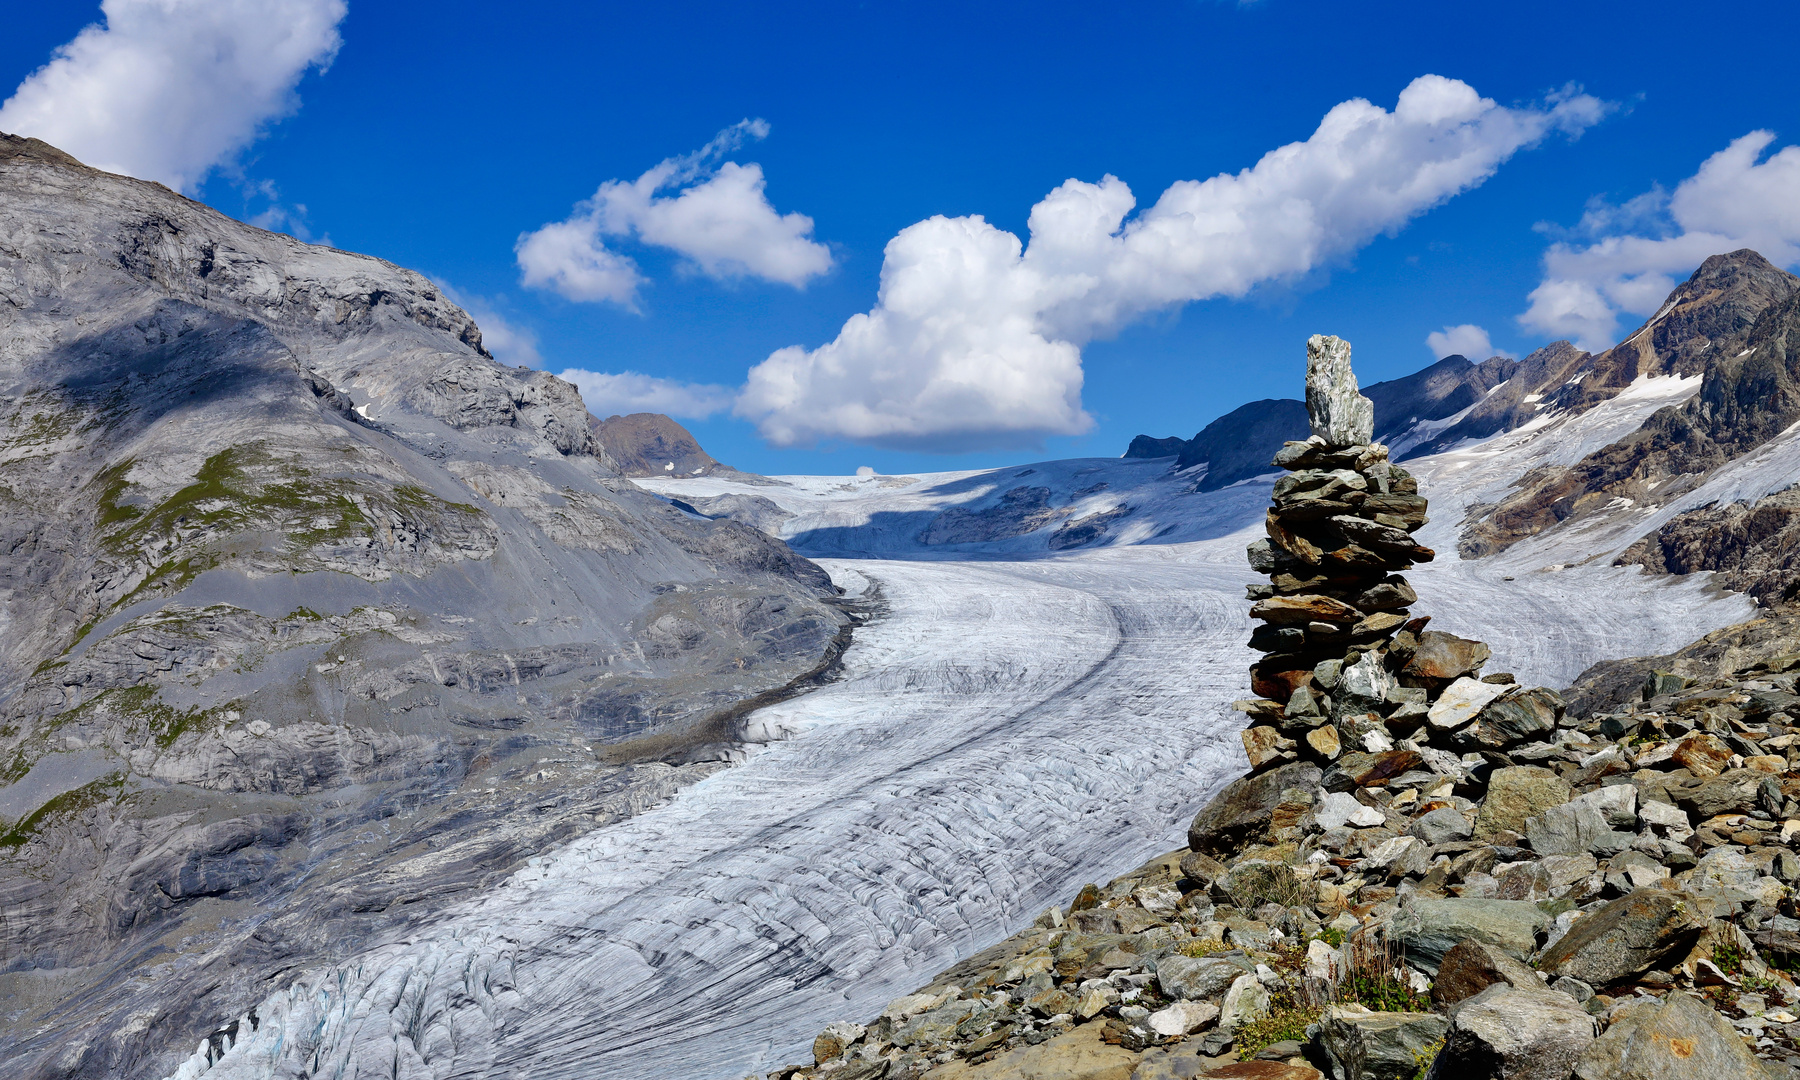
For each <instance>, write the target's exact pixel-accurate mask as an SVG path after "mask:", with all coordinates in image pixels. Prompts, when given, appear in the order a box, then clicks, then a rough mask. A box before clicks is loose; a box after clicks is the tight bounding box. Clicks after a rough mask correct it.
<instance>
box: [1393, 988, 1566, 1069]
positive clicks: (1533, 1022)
mask: <svg viewBox="0 0 1800 1080" xmlns="http://www.w3.org/2000/svg"><path fill="white" fill-rule="evenodd" d="M1450 1016H1451V1021H1450V1030H1449V1032H1448V1033H1447V1034H1446V1035H1445V1037H1444V1048H1443V1049H1442V1050H1441V1051H1439V1052H1438V1056H1437V1059H1436V1060H1435V1061H1433V1062H1432V1066H1431V1071H1430V1072H1429V1073H1427V1074H1426V1075H1427V1080H1565V1078H1567V1077H1568V1075H1569V1071H1570V1070H1571V1069H1572V1068H1573V1067H1574V1065H1575V1061H1576V1059H1577V1058H1579V1057H1580V1056H1581V1054H1582V1052H1583V1051H1585V1050H1586V1049H1587V1048H1588V1045H1589V1044H1590V1043H1592V1042H1593V1041H1594V1020H1593V1017H1591V1016H1589V1015H1588V1014H1587V1013H1586V1012H1583V1011H1582V1009H1581V1007H1580V1006H1578V1005H1577V1004H1576V1003H1575V1002H1574V1001H1573V1000H1571V999H1570V998H1569V996H1568V995H1566V994H1559V993H1557V992H1556V991H1554V990H1546V989H1544V988H1543V987H1539V986H1507V985H1495V986H1490V987H1488V988H1487V989H1486V990H1483V991H1482V992H1481V993H1479V994H1476V995H1475V996H1474V997H1472V998H1469V999H1467V1000H1466V1001H1463V1002H1462V1003H1460V1004H1458V1005H1456V1006H1455V1007H1453V1008H1452V1009H1451V1010H1450Z"/></svg>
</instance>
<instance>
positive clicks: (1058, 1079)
mask: <svg viewBox="0 0 1800 1080" xmlns="http://www.w3.org/2000/svg"><path fill="white" fill-rule="evenodd" d="M1104 1029H1105V1025H1103V1024H1082V1025H1080V1026H1078V1027H1076V1028H1074V1029H1072V1030H1070V1031H1065V1032H1063V1033H1062V1034H1061V1035H1058V1036H1056V1037H1054V1038H1051V1039H1046V1040H1044V1041H1043V1042H1041V1043H1038V1044H1037V1045H1036V1046H1019V1047H1015V1048H1014V1049H1011V1050H1008V1051H1006V1052H1005V1053H1004V1054H1001V1055H1000V1056H999V1057H996V1058H994V1059H993V1060H992V1061H984V1062H982V1063H980V1064H979V1065H971V1064H969V1063H967V1062H962V1061H952V1062H950V1063H949V1064H947V1065H941V1066H939V1067H937V1068H936V1069H934V1070H933V1071H932V1073H931V1077H932V1080H1050V1078H1052V1077H1054V1078H1055V1080H1131V1072H1132V1069H1133V1068H1134V1067H1135V1066H1136V1065H1137V1061H1138V1055H1137V1054H1136V1053H1134V1052H1132V1051H1130V1050H1127V1049H1125V1048H1124V1047H1122V1046H1110V1045H1108V1044H1107V1043H1105V1042H1103V1041H1101V1037H1100V1033H1101V1032H1102V1031H1103V1030H1104ZM883 1064H885V1062H883ZM833 1075H842V1074H833Z"/></svg>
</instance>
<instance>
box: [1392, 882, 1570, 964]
mask: <svg viewBox="0 0 1800 1080" xmlns="http://www.w3.org/2000/svg"><path fill="white" fill-rule="evenodd" d="M1549 922H1550V917H1549V916H1548V915H1546V914H1544V911H1543V909H1542V908H1540V907H1538V906H1537V905H1536V904H1533V903H1529V902H1527V901H1523V900H1485V899H1467V898H1449V899H1443V900H1433V899H1420V900H1414V901H1413V902H1412V903H1411V904H1409V905H1407V906H1406V907H1403V908H1402V909H1401V910H1400V911H1399V912H1398V913H1397V914H1396V915H1395V916H1394V918H1393V921H1392V923H1391V924H1390V927H1389V933H1390V934H1391V935H1392V937H1393V940H1394V941H1395V942H1396V943H1398V944H1399V945H1400V946H1401V948H1402V949H1404V950H1405V953H1406V957H1407V959H1408V960H1409V961H1410V962H1412V963H1413V964H1415V965H1416V966H1418V967H1419V968H1420V970H1423V971H1426V972H1436V971H1437V970H1438V965H1439V963H1440V962H1441V961H1442V960H1443V958H1444V955H1445V954H1446V953H1448V952H1449V951H1450V950H1451V949H1453V948H1455V947H1456V945H1457V944H1458V943H1460V942H1463V941H1470V940H1473V941H1478V942H1481V943H1482V944H1484V945H1492V946H1494V947H1496V948H1499V949H1503V950H1505V951H1507V952H1509V953H1512V954H1513V955H1514V956H1528V955H1530V954H1531V953H1532V952H1533V951H1535V950H1536V948H1537V935H1538V932H1539V931H1541V930H1543V929H1544V927H1545V926H1547V925H1549Z"/></svg>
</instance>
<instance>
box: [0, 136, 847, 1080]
mask: <svg viewBox="0 0 1800 1080" xmlns="http://www.w3.org/2000/svg"><path fill="white" fill-rule="evenodd" d="M709 460H710V459H709ZM659 465H660V463H659ZM0 552H3V553H4V555H3V556H0V912H4V917H3V918H0V1015H4V1017H5V1022H4V1024H0V1061H4V1062H5V1067H4V1068H3V1069H0V1072H4V1073H5V1074H6V1075H7V1076H18V1077H37V1076H44V1077H49V1076H55V1077H100V1076H106V1077H133V1076H162V1075H165V1074H167V1073H168V1072H170V1071H172V1070H173V1068H174V1066H175V1065H176V1063H177V1061H178V1059H179V1057H181V1056H185V1055H186V1054H189V1053H191V1052H192V1048H193V1047H194V1046H195V1045H196V1044H197V1043H198V1042H199V1041H200V1040H202V1039H203V1038H207V1037H209V1036H212V1035H215V1034H217V1033H219V1032H221V1031H223V1030H224V1026H225V1025H228V1024H230V1023H232V1022H234V1021H235V1019H236V1018H237V1017H239V1016H241V1015H243V1011H244V1009H245V1008H246V1007H248V1006H249V1005H250V1004H251V1003H253V1002H255V1001H258V1000H261V999H262V998H263V997H264V996H265V994H266V993H267V988H268V980H269V979H271V978H273V977H275V975H276V974H278V973H280V972H287V971H292V970H295V969H298V968H301V967H304V966H306V965H310V964H314V963H318V962H321V961H325V960H330V959H333V958H336V957H339V956H342V955H345V954H349V953H353V952H356V951H358V950H359V949H360V948H362V947H363V945H364V944H366V943H367V942H368V941H369V940H371V939H372V938H373V937H375V936H377V935H380V934H384V933H403V932H404V931H405V929H406V927H408V926H409V925H415V924H417V923H418V922H420V921H422V920H427V919H429V918H431V917H432V915H433V914H434V913H435V912H437V911H439V910H440V909H441V908H442V907H443V906H444V905H446V904H448V903H451V902H454V901H456V900H457V899H459V898H462V897H466V896H468V895H469V894H471V893H472V892H474V891H475V890H478V889H480V888H481V887H483V885H484V884H485V883H488V882H491V881H493V880H495V879H497V878H499V877H502V876H504V875H506V874H509V873H510V872H512V871H513V870H514V869H515V868H516V867H518V866H519V865H521V864H522V863H523V862H524V860H525V859H526V858H528V857H529V856H531V855H532V854H534V853H535V852H537V851H539V850H541V849H543V848H545V847H546V846H550V845H553V844H557V843H559V842H562V841H565V840H567V839H570V838H573V837H575V836H578V835H580V834H581V833H584V832H587V831H589V830H592V829H594V828H596V827H598V826H599V825H603V824H605V823H608V822H612V821H616V820H619V819H621V818H624V817H627V816H630V815H631V814H633V813H636V812H638V811H640V810H641V809H643V808H645V807H646V806H649V805H653V804H655V803H656V802H658V801H661V800H662V799H665V798H667V797H668V796H669V795H670V794H671V793H673V792H674V791H675V790H676V789H677V788H678V787H679V786H681V785H682V784H685V783H688V782H691V781H693V780H696V779H699V778H700V777H703V776H706V775H709V774H710V773H712V772H714V771H716V770H717V769H719V768H721V767H723V763H724V761H725V760H726V759H727V758H729V757H730V756H731V755H732V753H733V752H734V749H735V744H734V741H733V735H734V731H735V729H734V724H735V723H736V720H735V717H736V716H737V715H738V710H739V709H740V706H741V705H742V704H743V703H744V702H746V701H747V700H756V699H759V697H761V696H764V695H769V694H776V693H780V692H782V689H783V688H784V687H788V686H790V685H792V684H795V683H797V682H800V681H803V680H806V679H808V678H811V677H814V676H816V675H817V674H818V673H819V672H820V671H822V670H823V669H825V668H826V667H827V666H828V665H829V663H830V661H831V660H832V658H833V657H835V655H836V653H837V651H838V650H839V649H840V648H841V647H842V644H843V642H844V640H845V638H846V634H847V627H848V625H849V618H848V615H847V614H846V612H844V611H843V610H842V609H841V608H840V607H839V605H837V603H836V594H835V590H834V589H833V588H832V586H831V584H830V582H829V580H828V579H827V578H826V576H825V575H824V573H823V572H822V571H820V570H819V568H818V567H816V566H814V565H813V564H811V563H809V562H807V561H806V560H804V559H801V558H799V557H797V556H796V555H794V553H793V552H791V551H790V550H788V549H787V547H786V546H785V545H783V544H782V543H780V542H779V541H777V540H774V539H772V538H771V537H769V536H767V535H765V534H764V533H763V532H760V531H758V530H757V529H755V528H751V527H748V526H745V525H743V524H740V523H738V522H735V521H730V520H706V519H705V518H704V517H703V516H696V515H693V514H686V513H683V512H682V511H680V510H678V509H676V508H674V507H672V506H670V505H669V504H668V503H667V502H666V501H665V500H663V499H661V498H658V497H656V496H653V495H651V494H649V493H648V492H644V491H642V490H640V489H638V488H637V487H636V486H634V485H633V484H632V483H630V481H629V480H626V479H624V478H622V477H621V476H619V475H618V468H617V462H616V461H615V460H614V459H613V458H612V457H611V456H610V455H609V454H608V453H607V451H606V449H605V447H604V446H603V445H601V444H600V443H598V442H596V440H595V438H594V435H593V433H592V432H591V431H590V428H589V417H588V414H587V410H586V408H585V406H584V405H583V404H582V401H581V398H580V395H579V394H578V393H577V392H576V390H575V388H574V387H572V386H570V385H568V384H567V383H564V382H562V381H560V380H558V379H555V378H553V377H551V376H549V375H547V374H545V373H543V372H539V371H528V370H522V369H514V368H507V367H505V366H503V365H500V364H497V363H495V362H494V361H493V360H492V359H491V358H490V357H489V356H488V355H487V353H486V352H485V351H484V350H483V348H482V344H481V332H480V330H479V329H478V328H477V327H476V325H475V323H474V322H473V321H472V320H471V319H470V318H469V316H468V315H467V314H466V313H464V312H463V311H462V310H461V309H460V308H458V307H457V306H456V305H454V304H452V303H451V302H449V301H448V300H447V299H446V298H445V297H444V296H443V294H442V293H441V291H440V290H438V289H437V288H436V287H435V286H434V285H433V284H432V283H431V282H430V281H427V280H426V279H425V278H423V277H420V276H419V275H417V274H414V273H411V272H410V271H407V270H403V269H401V268H399V267H397V266H393V265H391V264H389V263H385V262H382V261H380V260H378V259H373V258H368V257H366V256H361V255H354V254H350V253H348V252H342V251H335V250H332V249H328V248H323V247H316V246H309V245H306V244H302V243H299V242H298V241H295V240H292V239H290V238H288V237H284V236H278V235H274V234H271V233H267V232H263V231H262V230H259V229H255V228H251V227H249V226H247V225H243V224H241V223H239V222H236V221H232V220H230V219H228V218H225V217H224V216H222V215H220V214H217V213H215V212H213V211H212V210H209V209H207V208H206V207H204V206H201V205H199V204H197V203H194V202H192V201H190V200H187V199H184V198H182V197H180V196H178V195H176V194H174V193H173V192H170V191H168V190H167V189H165V188H163V187H161V186H160V185H156V184H151V183H144V182H141V181H137V180H133V179H130V178H127V177H122V176H113V175H109V174H106V173H102V172H99V171H96V170H93V169H89V168H87V167H85V166H83V165H81V164H80V163H79V162H76V161H75V160H73V159H72V158H70V157H68V156H67V155H66V154H63V153H61V152H60V151H57V150H55V149H54V148H52V147H49V146H46V145H45V144H43V143H41V142H37V141H35V140H30V139H20V138H15V137H12V136H0Z"/></svg>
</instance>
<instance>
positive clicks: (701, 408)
mask: <svg viewBox="0 0 1800 1080" xmlns="http://www.w3.org/2000/svg"><path fill="white" fill-rule="evenodd" d="M556 377H557V378H559V379H562V380H563V381H565V382H572V383H574V384H575V386H576V388H577V389H579V390H580V391H581V400H582V401H585V402H586V403H587V407H588V412H591V413H593V414H594V415H595V416H599V417H606V416H611V415H614V414H623V413H634V412H658V413H667V414H668V415H670V416H683V417H687V418H688V419H691V420H704V419H706V418H707V417H709V416H711V415H713V414H714V413H718V412H723V411H724V410H726V409H728V408H730V407H731V391H730V390H729V389H728V388H726V387H723V386H714V385H710V384H700V383H684V382H676V381H675V380H672V379H659V378H657V377H656V376H654V375H640V374H638V373H637V372H635V371H622V372H619V373H618V374H611V373H609V372H604V371H583V370H581V369H580V368H570V369H568V370H567V371H563V372H559V373H558V374H557V376H556Z"/></svg>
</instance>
